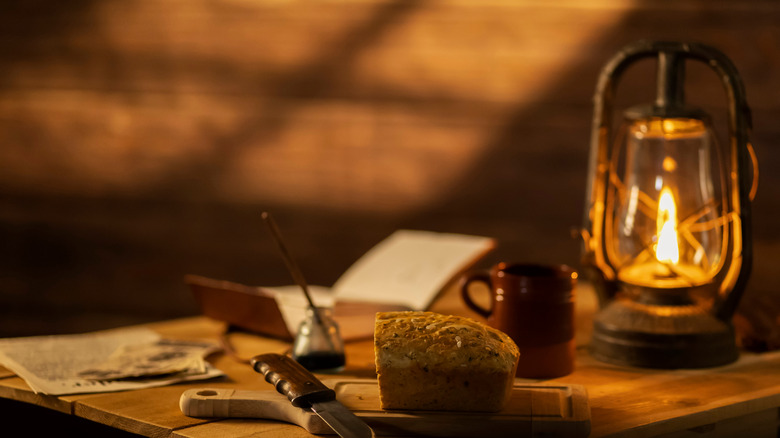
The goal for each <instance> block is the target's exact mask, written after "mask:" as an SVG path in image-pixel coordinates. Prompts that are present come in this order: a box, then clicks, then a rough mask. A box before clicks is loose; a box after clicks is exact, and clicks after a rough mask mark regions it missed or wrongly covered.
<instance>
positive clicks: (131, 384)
mask: <svg viewBox="0 0 780 438" xmlns="http://www.w3.org/2000/svg"><path fill="white" fill-rule="evenodd" d="M216 349H218V347H217V346H216V345H214V344H210V343H192V342H181V341H171V340H164V339H162V338H161V337H160V335H159V334H157V333H155V332H154V331H152V330H150V329H145V328H126V329H115V330H106V331H100V332H92V333H85V334H78V335H58V336H35V337H26V338H10V339H0V364H2V365H3V366H5V367H6V368H8V369H10V370H11V371H13V372H14V373H16V375H18V376H19V377H21V378H23V379H24V380H25V382H27V384H28V385H29V386H30V388H31V389H32V390H33V391H35V392H36V393H43V394H51V395H65V394H81V393H97V392H112V391H124V390H131V389H142V388H151V387H156V386H164V385H170V384H173V383H177V382H182V381H189V380H202V379H210V378H213V377H219V376H223V375H224V373H223V372H221V371H219V370H217V369H216V368H214V367H212V366H211V365H209V364H208V362H206V361H205V360H204V357H205V356H206V355H208V354H209V353H211V352H213V351H216Z"/></svg>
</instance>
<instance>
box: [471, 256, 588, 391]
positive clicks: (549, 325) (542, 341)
mask: <svg viewBox="0 0 780 438" xmlns="http://www.w3.org/2000/svg"><path fill="white" fill-rule="evenodd" d="M474 282H482V283H484V284H486V285H487V286H488V289H489V290H490V294H491V297H490V305H489V307H488V308H485V307H482V306H480V305H479V304H477V303H476V302H475V301H474V300H473V299H472V296H471V292H472V291H471V288H470V287H469V286H470V285H471V284H472V283H474ZM576 285H577V272H575V271H574V270H573V269H572V268H570V267H568V266H566V265H540V264H525V263H512V264H510V263H499V264H497V265H495V266H493V267H492V268H491V269H490V271H489V272H485V271H481V272H480V271H476V272H471V273H467V274H465V275H464V276H463V277H462V279H461V284H460V287H461V295H462V297H463V301H464V302H465V303H466V305H467V306H468V307H469V308H471V309H472V310H474V311H475V312H477V313H479V314H480V315H482V316H484V317H485V318H487V322H488V324H489V325H490V326H491V327H494V328H496V329H498V330H501V331H502V332H504V333H506V334H508V335H509V336H510V337H511V338H512V339H513V340H514V341H515V343H516V344H517V347H518V348H519V349H520V361H519V363H518V367H517V374H516V376H517V377H527V378H553V377H560V376H565V375H567V374H569V373H571V372H572V371H573V370H574V358H575V343H574V297H575V295H574V294H575V287H576Z"/></svg>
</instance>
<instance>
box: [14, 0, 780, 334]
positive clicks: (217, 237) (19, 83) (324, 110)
mask: <svg viewBox="0 0 780 438" xmlns="http://www.w3.org/2000/svg"><path fill="white" fill-rule="evenodd" d="M50 3H51V4H50ZM57 5H58V3H56V2H48V1H39V2H32V3H30V2H12V3H5V4H3V5H2V6H0V29H4V30H3V31H2V32H3V34H4V35H5V36H6V38H4V39H2V40H0V49H1V50H0V64H2V65H3V66H4V69H3V73H0V143H2V144H3V145H4V146H5V147H3V148H2V151H0V167H3V172H0V173H2V175H0V203H1V204H2V208H0V238H1V239H2V242H3V244H2V247H3V251H2V254H0V288H2V290H0V305H1V306H0V307H2V309H3V310H2V312H3V313H4V315H3V317H2V318H0V320H2V321H3V322H2V323H0V335H3V336H11V335H26V334H42V333H56V332H75V331H84V330H90V329H96V328H101V327H109V326H115V325H121V324H127V323H132V322H143V321H149V320H157V319H163V318H170V317H175V316H181V315H188V314H193V313H195V312H197V309H196V308H195V306H194V303H193V301H192V299H191V297H190V295H189V291H188V290H186V288H185V287H184V285H183V284H182V281H181V278H182V276H183V275H184V274H186V273H196V274H200V275H205V276H211V277H215V278H222V279H228V280H232V281H238V282H243V283H246V284H257V285H278V284H288V283H290V279H289V276H288V274H287V273H286V272H285V270H284V266H283V264H282V262H281V261H280V260H279V259H278V256H277V254H276V253H275V250H274V248H273V245H272V244H271V242H270V240H269V239H268V237H267V235H266V233H265V230H264V229H263V228H262V224H261V221H260V219H259V214H260V211H262V210H265V209H268V210H271V211H274V213H275V214H276V216H277V220H278V221H279V223H280V226H281V227H282V229H283V232H284V234H285V236H286V237H287V238H288V240H289V244H290V247H291V248H292V249H293V251H294V253H295V255H296V256H297V258H298V259H299V261H300V263H301V265H302V267H303V269H304V271H305V272H306V274H307V277H308V279H309V281H310V282H311V283H314V284H324V285H329V284H332V283H333V282H334V281H335V280H336V279H337V278H338V276H339V275H340V273H342V272H343V271H344V270H345V269H346V268H347V267H348V266H349V265H350V264H351V263H352V262H354V261H355V260H356V259H357V258H358V257H359V256H360V255H361V254H362V253H364V252H365V251H366V250H368V249H369V248H370V247H371V246H373V245H374V244H375V243H377V242H378V241H380V240H381V239H382V238H384V237H385V236H387V235H388V234H390V233H391V232H392V231H393V230H395V229H397V228H402V227H403V228H417V229H430V230H435V231H447V232H463V233H469V234H480V235H488V236H493V237H496V238H497V239H498V240H499V245H500V246H499V249H498V250H497V251H496V253H495V254H493V255H492V256H490V257H489V258H488V259H487V260H486V261H485V264H488V263H492V262H493V261H496V260H498V259H513V260H531V261H541V262H556V263H560V262H563V263H569V264H573V265H576V264H577V261H578V258H579V243H578V241H577V240H576V239H574V238H572V236H571V231H572V229H576V228H577V227H578V226H579V224H580V220H581V215H582V208H583V199H584V184H585V178H586V176H585V173H586V156H587V148H588V138H589V136H590V131H589V129H590V118H591V95H592V92H593V88H594V86H595V80H596V76H597V74H598V71H599V69H600V68H601V66H602V64H603V63H604V62H605V61H606V60H607V59H608V58H609V57H610V56H611V55H612V53H614V51H615V50H617V49H618V48H620V47H621V46H622V45H624V44H625V43H628V42H631V41H634V40H636V39H639V38H645V37H657V38H674V39H680V38H684V39H697V40H702V41H704V42H707V43H709V44H712V45H714V46H717V47H720V48H721V49H722V50H723V51H724V52H725V53H727V54H729V55H730V56H734V60H735V62H736V64H737V66H738V67H739V68H740V70H742V72H743V75H744V74H745V73H747V74H748V75H749V76H745V82H746V85H747V91H748V98H749V102H750V103H751V104H754V102H757V105H755V106H754V107H753V109H754V115H755V117H754V118H755V124H756V133H755V136H754V143H755V144H756V147H757V149H758V153H759V156H760V159H761V160H762V168H764V169H765V168H769V169H771V168H773V166H774V164H775V162H776V161H777V160H778V159H779V158H778V156H777V155H778V154H776V153H774V152H773V151H772V150H771V149H770V148H765V147H762V145H770V144H772V142H774V141H777V140H778V138H780V135H779V133H778V130H777V128H774V127H770V125H771V124H770V123H769V120H771V118H772V116H773V115H776V114H777V112H778V108H777V104H776V103H775V102H778V101H780V98H778V97H780V96H777V94H778V92H777V91H773V90H772V89H771V87H770V85H771V77H773V76H772V75H770V74H769V72H767V71H766V70H767V66H766V62H765V61H766V60H765V58H762V57H757V55H755V51H754V52H750V51H745V50H742V48H743V47H745V46H753V47H758V48H759V49H760V50H759V52H760V53H763V54H765V55H767V56H770V57H771V63H770V66H769V69H770V70H772V69H774V70H772V71H776V70H777V68H778V66H777V64H778V59H780V56H778V53H779V52H780V50H778V47H777V46H776V45H773V43H772V42H771V41H780V38H777V37H780V35H778V34H780V30H779V29H778V26H777V25H776V24H775V23H777V22H780V21H778V20H776V19H777V18H780V17H779V16H780V8H778V7H769V6H766V5H763V6H760V7H762V8H764V9H767V8H768V9H767V10H764V11H762V14H761V15H760V16H757V15H756V12H755V10H751V8H750V7H749V6H745V5H741V6H696V5H697V3H695V2H694V3H685V4H683V5H676V6H668V7H649V6H648V7H642V6H635V7H634V6H620V7H619V8H606V7H603V9H602V6H598V5H596V6H592V7H591V6H588V5H582V6H568V7H562V8H545V7H539V6H536V5H534V4H526V3H524V2H519V3H518V4H516V5H505V4H488V5H481V6H474V5H468V6H466V5H435V4H432V3H430V2H424V1H399V2H391V1H387V2H378V3H376V4H359V5H355V4H352V3H349V2H345V3H343V4H342V3H333V2H329V3H328V4H327V5H297V4H290V5H276V4H267V5H266V4H243V3H227V2H226V3H217V4H215V3H207V2H186V3H181V4H178V3H166V4H157V3H155V2H149V1H141V0H139V1H135V2H130V3H120V2H94V3H93V2H86V1H82V2H79V3H77V4H75V5H74V4H69V5H68V8H64V7H62V6H57ZM692 5H693V6H692ZM757 7H759V6H757ZM621 8H624V9H621ZM666 8H670V9H673V11H671V12H674V13H673V14H670V10H669V9H666ZM42 9H45V10H46V13H45V14H41V13H40V10H42ZM713 22H715V23H720V24H721V25H723V26H727V27H728V28H729V30H730V31H729V32H723V31H722V28H721V26H713V25H712V24H710V23H713ZM659 24H663V26H660V25H659ZM772 38H774V39H772ZM692 74H693V75H694V78H693V80H692V81H690V82H693V86H694V88H695V90H693V93H692V96H701V97H703V100H704V101H705V102H704V103H705V104H707V105H711V106H714V107H716V108H717V106H718V105H719V101H718V100H717V98H712V97H711V93H708V92H706V90H705V91H702V90H703V89H704V87H705V86H706V84H707V83H708V82H707V81H706V80H705V79H704V77H701V78H700V77H699V76H698V75H700V74H699V73H696V72H695V71H694V72H692ZM637 77H638V78H643V76H642V74H641V73H639V74H638V75H637ZM700 79H701V80H700ZM625 91H626V93H627V95H628V96H629V97H638V98H640V99H643V100H644V98H645V97H646V94H647V93H646V92H645V90H643V89H642V88H641V87H638V88H635V89H631V88H629V89H626V90H625ZM762 122H763V123H762ZM764 163H766V164H764ZM762 170H763V169H762ZM762 176H763V177H764V178H765V179H764V181H762V184H761V188H760V192H759V199H758V200H757V202H756V208H755V212H754V213H755V224H756V239H757V240H758V241H759V242H758V243H757V245H756V253H757V254H756V259H757V263H756V267H755V275H754V278H755V280H754V281H753V285H754V286H756V288H755V291H756V292H752V291H751V293H753V295H754V296H758V295H759V292H760V293H762V294H766V293H768V291H774V290H776V289H777V288H776V287H775V283H773V281H774V280H773V279H772V277H771V276H770V275H769V274H770V273H771V269H772V268H771V266H772V263H771V262H772V257H773V254H776V253H777V251H776V249H777V248H778V243H777V242H778V237H779V236H778V235H777V231H776V230H775V228H774V227H772V226H771V225H769V224H771V223H772V222H771V217H772V215H773V213H774V212H775V211H777V207H778V206H777V202H778V201H776V199H780V198H778V197H777V196H772V192H771V190H772V187H778V185H777V184H776V182H777V181H773V179H775V178H776V177H775V176H774V175H772V173H771V172H768V171H764V172H763V173H762ZM761 296H764V295H761Z"/></svg>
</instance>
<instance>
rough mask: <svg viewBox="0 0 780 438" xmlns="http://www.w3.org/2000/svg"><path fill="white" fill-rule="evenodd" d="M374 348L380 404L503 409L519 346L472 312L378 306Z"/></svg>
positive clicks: (405, 407) (385, 405)
mask: <svg viewBox="0 0 780 438" xmlns="http://www.w3.org/2000/svg"><path fill="white" fill-rule="evenodd" d="M374 352H375V355H376V358H375V360H376V369H377V378H378V381H379V395H380V405H381V407H382V409H410V410H417V409H424V410H449V411H487V412H496V411H499V410H501V409H502V408H503V407H504V406H505V405H506V402H507V401H508V400H509V396H510V394H511V390H512V384H513V382H514V375H515V370H516V369H517V361H518V358H519V356H520V352H519V351H518V348H517V346H516V345H515V343H514V342H513V341H512V339H511V338H510V337H509V336H508V335H506V334H505V333H503V332H501V331H498V330H496V329H493V328H491V327H488V326H486V325H485V324H482V323H480V322H477V321H475V320H473V319H470V318H465V317H461V316H453V315H442V314H438V313H433V312H380V313H377V315H376V325H375V330H374Z"/></svg>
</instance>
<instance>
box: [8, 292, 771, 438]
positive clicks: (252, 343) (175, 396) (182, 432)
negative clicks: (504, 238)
mask: <svg viewBox="0 0 780 438" xmlns="http://www.w3.org/2000/svg"><path fill="white" fill-rule="evenodd" d="M595 307H596V304H595V298H594V296H593V292H592V290H590V289H589V288H587V287H581V288H579V291H578V312H577V326H578V331H577V341H578V357H577V367H576V370H575V372H574V373H572V374H570V375H568V376H565V377H562V378H559V379H554V380H549V381H547V382H558V383H561V384H580V385H584V386H585V387H586V388H587V391H588V394H589V398H590V407H591V421H592V428H591V436H594V437H602V436H614V437H620V436H631V437H649V436H670V437H672V436H673V437H685V436H696V437H702V436H724V437H726V436H733V435H734V434H735V433H737V432H740V433H743V434H744V436H775V434H776V432H777V430H778V426H779V425H780V420H779V419H778V414H779V413H780V352H772V353H764V354H752V353H742V355H741V357H740V359H739V360H738V361H737V362H735V363H733V364H730V365H727V366H722V367H717V368H709V369H705V370H648V369H639V368H631V367H621V366H615V365H610V364H605V363H602V362H598V361H596V360H595V359H593V358H592V357H590V355H589V354H588V350H587V342H588V339H589V336H590V325H591V321H592V315H593V312H594V311H595ZM432 310H434V311H438V312H442V313H453V314H462V315H466V316H472V317H474V316H475V315H474V314H472V313H470V311H468V310H466V309H465V308H464V307H463V306H462V305H461V303H460V301H459V299H458V296H457V294H456V291H454V290H448V291H446V292H445V293H444V294H443V295H442V296H441V297H440V298H439V299H438V300H437V301H436V302H435V303H434V306H433V308H432ZM149 327H151V328H152V329H154V330H156V331H158V332H159V333H160V334H161V335H163V336H166V337H172V338H181V339H217V338H218V336H219V335H220V333H222V331H223V330H224V328H225V327H224V325H223V324H222V323H220V322H217V321H214V320H210V319H208V318H205V317H193V318H185V319H178V320H173V321H166V322H161V323H155V324H150V325H149ZM231 336H232V337H231V342H232V343H233V345H234V347H235V349H236V352H237V354H238V355H239V356H241V357H251V356H254V355H256V354H260V353H264V352H278V353H282V352H284V351H285V350H287V349H288V348H289V344H287V343H284V342H280V341H276V340H272V339H266V338H262V337H258V336H254V335H249V334H242V333H238V334H234V335H231ZM346 349H347V367H346V370H345V371H344V372H343V373H342V374H343V375H344V376H350V377H374V376H375V373H374V359H373V345H372V341H370V340H366V341H358V342H350V343H348V344H347V346H346ZM209 360H210V361H211V362H212V363H213V364H214V365H215V366H216V367H217V368H219V369H221V370H222V371H224V372H225V373H226V374H227V376H228V377H227V378H225V379H218V380H213V381H208V382H194V383H187V384H177V385H172V386H167V387H162V388H152V389H144V390H138V391H127V392H116V393H103V394H84V395H72V396H60V397H55V396H47V395H41V394H35V393H34V392H33V391H32V390H31V389H30V388H29V386H27V384H26V383H25V382H24V381H23V380H22V379H21V378H19V377H16V376H14V375H13V373H11V372H10V371H8V370H6V369H3V368H2V367H0V397H3V398H8V399H13V400H18V401H22V402H26V403H31V404H35V405H38V406H41V407H44V408H49V409H53V410H56V411H59V412H64V413H68V414H72V415H76V416H79V417H83V418H86V419H89V420H92V421H95V422H98V423H102V424H106V425H109V426H112V427H115V428H118V429H123V430H126V431H130V432H134V433H137V434H141V435H145V436H150V437H187V438H198V437H213V436H229V437H247V436H250V435H251V436H267V437H305V436H311V435H309V434H308V433H307V432H306V431H305V430H303V429H301V428H300V427H297V426H293V425H289V424H285V423H281V422H277V421H265V420H257V419H225V420H213V419H199V418H190V417H186V416H184V415H183V414H182V413H181V411H180V410H179V403H178V402H179V397H180V396H181V394H182V392H184V391H185V390H187V389H191V388H198V387H203V386H208V387H216V388H241V389H252V390H268V389H270V386H269V384H268V383H266V382H265V381H264V380H263V379H262V378H261V377H260V376H259V375H258V374H257V373H255V372H254V371H253V370H252V369H251V367H249V366H248V365H246V364H244V363H241V362H239V361H238V360H236V359H235V358H234V357H231V356H228V355H216V356H213V357H211V358H209ZM321 377H323V378H324V377H333V376H332V375H331V376H321Z"/></svg>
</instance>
